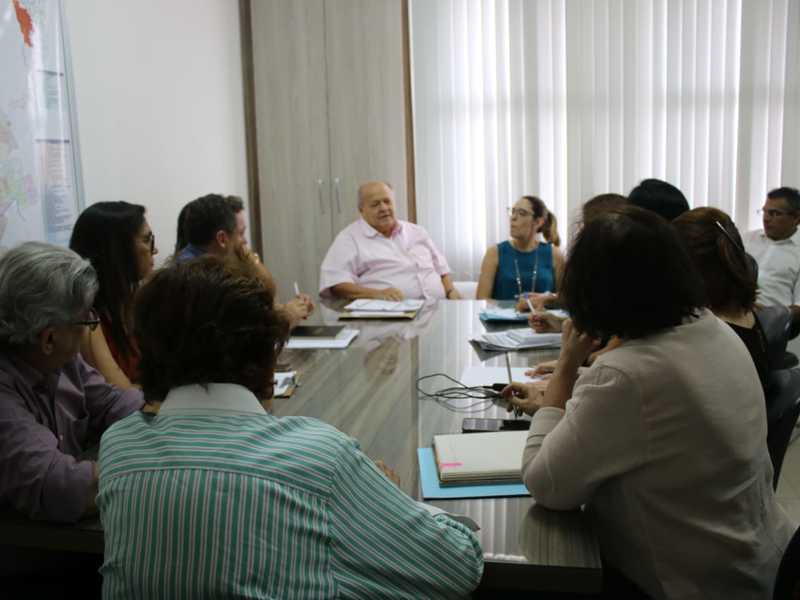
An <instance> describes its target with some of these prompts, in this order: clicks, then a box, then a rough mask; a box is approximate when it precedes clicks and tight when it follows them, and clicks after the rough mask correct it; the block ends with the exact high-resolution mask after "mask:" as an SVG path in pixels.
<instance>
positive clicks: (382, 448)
mask: <svg viewBox="0 0 800 600" xmlns="http://www.w3.org/2000/svg"><path fill="white" fill-rule="evenodd" d="M343 304H344V303H342V302H335V303H330V304H326V305H323V306H319V307H318V309H317V311H315V314H314V315H313V316H312V319H310V321H309V322H310V323H323V322H324V323H328V324H334V323H337V314H338V313H337V309H338V308H340V307H341V306H343ZM484 305H485V303H484V302H482V301H474V300H461V301H448V302H439V303H438V304H436V303H435V304H432V305H429V306H426V307H424V308H423V310H422V311H420V313H419V314H418V315H417V317H416V318H415V319H414V320H412V321H346V322H345V321H339V322H338V323H339V324H345V325H346V326H347V327H352V328H356V329H358V330H359V335H358V337H357V338H356V339H355V340H354V341H353V343H352V344H351V345H350V347H349V348H347V349H346V350H284V352H283V353H282V354H281V357H280V362H281V363H287V362H288V363H289V364H290V368H291V369H292V370H296V371H298V380H299V384H300V385H299V386H298V388H297V389H296V391H295V393H294V394H293V395H292V396H291V397H290V398H276V399H274V400H273V405H272V411H273V413H274V414H275V415H276V416H279V417H282V416H290V415H302V416H309V417H315V418H318V419H321V420H323V421H325V422H327V423H330V424H331V425H334V426H335V427H337V428H339V429H340V430H342V431H344V432H345V433H347V434H349V435H351V436H353V437H354V438H356V439H357V440H358V441H359V442H360V444H361V448H362V449H363V450H364V452H365V453H366V454H367V455H368V456H370V457H371V458H373V459H383V460H384V461H385V462H386V463H387V464H388V465H389V466H391V467H392V468H394V469H395V471H396V472H397V474H398V475H399V477H400V480H401V487H402V488H403V490H404V491H406V492H407V493H408V494H410V495H411V496H412V497H415V498H420V487H419V472H418V469H417V454H416V452H417V448H419V447H425V446H430V445H431V442H432V439H433V436H434V435H435V434H438V433H455V432H460V431H461V421H462V420H463V419H464V418H465V417H476V418H484V417H506V416H507V413H506V411H505V410H504V409H503V408H501V407H499V406H495V405H490V404H488V403H480V404H478V405H475V406H472V407H471V408H470V406H469V405H470V404H474V403H475V401H474V400H473V401H467V400H463V401H459V402H460V403H461V404H460V407H461V410H459V411H458V412H456V411H454V410H452V406H451V407H450V408H448V407H445V406H443V405H441V404H440V403H437V402H436V401H434V400H432V399H430V398H427V397H425V396H424V395H423V394H420V393H419V392H418V391H417V379H418V378H419V377H421V376H424V375H430V374H434V373H444V374H447V375H449V376H450V377H453V378H456V379H458V378H459V377H460V375H461V373H462V371H463V370H464V368H465V367H468V366H476V365H486V366H505V359H504V358H502V355H501V356H495V357H493V358H489V359H488V360H486V361H485V362H481V358H480V357H479V356H478V354H477V353H476V351H475V350H474V349H473V348H472V346H471V345H470V344H469V343H468V342H467V340H468V339H469V338H470V337H471V336H473V335H476V334H478V333H481V332H483V331H485V330H486V326H485V325H484V324H483V323H482V322H481V321H480V320H479V318H478V312H479V310H480V308H481V307H482V306H484ZM517 326H522V324H519V325H517ZM557 355H558V351H557V350H539V351H529V352H523V353H513V354H511V355H510V360H511V364H512V366H530V365H534V364H537V363H538V362H541V361H543V360H549V359H552V358H556V357H557ZM484 358H485V357H484ZM446 385H448V383H447V382H446V381H443V380H442V381H429V382H426V383H425V384H424V386H425V389H426V390H431V389H435V388H437V387H444V386H446ZM432 504H435V505H437V506H440V507H441V508H444V509H445V510H447V511H448V512H452V513H456V514H463V515H467V516H469V517H470V518H472V519H473V520H474V521H475V522H476V523H478V525H479V526H480V531H479V532H478V536H479V538H480V542H481V546H482V548H483V551H484V558H485V562H486V567H485V572H484V578H483V582H482V585H481V587H482V588H484V589H516V590H559V591H571V592H585V593H591V592H594V591H598V590H599V589H600V588H601V585H602V570H601V565H600V553H599V548H598V544H597V540H596V537H595V536H594V534H593V532H592V531H591V528H590V526H589V524H588V522H587V520H586V518H585V515H584V514H583V513H582V512H581V511H572V512H562V511H550V510H547V509H544V508H542V507H540V506H536V504H535V502H534V500H533V499H532V498H530V497H517V498H493V499H476V500H447V501H435V502H432ZM0 532H2V536H0V537H2V539H3V542H2V543H8V544H15V545H19V546H28V547H40V548H51V549H58V550H65V549H67V550H69V549H71V550H75V551H82V552H100V553H101V552H102V528H101V527H100V524H99V521H98V520H97V519H89V520H86V521H83V522H81V523H78V524H77V525H74V526H59V525H50V524H46V523H34V522H30V521H27V520H26V519H24V518H21V517H19V516H16V515H13V514H10V513H5V514H0Z"/></svg>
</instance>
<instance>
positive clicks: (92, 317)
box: [72, 308, 100, 331]
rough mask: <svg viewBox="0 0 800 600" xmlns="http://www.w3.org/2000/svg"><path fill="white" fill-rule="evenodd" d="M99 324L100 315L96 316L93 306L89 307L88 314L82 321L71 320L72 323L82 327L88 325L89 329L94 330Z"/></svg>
mask: <svg viewBox="0 0 800 600" xmlns="http://www.w3.org/2000/svg"><path fill="white" fill-rule="evenodd" d="M99 324H100V317H98V316H97V313H96V312H95V310H94V309H93V308H91V309H89V314H88V315H87V316H86V318H85V319H84V320H82V321H73V322H72V325H82V326H84V327H88V328H89V331H94V330H95V329H97V326H98V325H99Z"/></svg>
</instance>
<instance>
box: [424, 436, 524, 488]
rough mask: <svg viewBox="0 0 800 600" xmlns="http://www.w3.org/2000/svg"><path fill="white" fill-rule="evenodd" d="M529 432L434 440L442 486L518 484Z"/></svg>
mask: <svg viewBox="0 0 800 600" xmlns="http://www.w3.org/2000/svg"><path fill="white" fill-rule="evenodd" d="M527 439H528V432H527V431H497V432H491V433H457V434H448V435H436V436H434V437H433V452H434V455H435V456H436V469H437V471H438V472H439V481H441V482H442V485H450V484H453V485H455V484H486V483H518V482H520V481H522V453H523V451H524V450H525V442H526V440H527Z"/></svg>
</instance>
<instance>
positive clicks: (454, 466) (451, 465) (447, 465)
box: [439, 462, 464, 469]
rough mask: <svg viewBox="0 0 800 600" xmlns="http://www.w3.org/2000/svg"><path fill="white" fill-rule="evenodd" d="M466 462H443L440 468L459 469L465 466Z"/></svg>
mask: <svg viewBox="0 0 800 600" xmlns="http://www.w3.org/2000/svg"><path fill="white" fill-rule="evenodd" d="M463 466H464V463H462V462H449V463H441V464H440V465H439V468H440V469H457V468H458V467H463Z"/></svg>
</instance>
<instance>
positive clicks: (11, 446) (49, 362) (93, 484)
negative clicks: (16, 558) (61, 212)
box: [0, 242, 144, 522]
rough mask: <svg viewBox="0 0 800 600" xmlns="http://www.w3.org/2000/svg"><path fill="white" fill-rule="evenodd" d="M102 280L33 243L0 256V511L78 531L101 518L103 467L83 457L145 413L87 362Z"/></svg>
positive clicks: (74, 260) (72, 258)
mask: <svg viewBox="0 0 800 600" xmlns="http://www.w3.org/2000/svg"><path fill="white" fill-rule="evenodd" d="M97 287H98V283H97V276H96V274H95V271H94V268H93V267H92V265H91V264H90V263H89V261H87V260H84V259H83V258H81V257H80V256H78V255H77V254H76V253H75V252H73V251H72V250H68V249H66V248H60V247H57V246H51V245H48V244H42V243H38V242H27V243H24V244H22V245H20V246H17V247H16V248H14V249H12V250H9V251H8V252H6V253H5V254H4V255H3V256H2V257H0V504H10V505H11V506H13V507H14V508H16V509H17V510H19V511H20V512H22V513H24V514H26V515H28V516H29V517H32V518H35V519H45V520H50V521H62V522H72V521H77V520H78V519H79V518H80V517H82V516H84V515H86V514H87V513H91V512H93V511H94V509H95V496H96V494H97V478H98V473H97V466H96V463H95V462H93V461H91V460H81V458H80V456H81V455H82V454H83V453H84V452H85V451H86V450H87V449H89V448H90V447H91V446H93V445H95V444H96V443H97V442H98V441H99V439H100V435H101V434H102V433H103V432H104V431H105V429H106V428H107V427H108V426H109V425H111V424H112V423H114V422H115V421H117V420H119V419H121V418H123V417H126V416H127V415H129V414H131V413H133V412H134V411H137V410H139V409H140V408H141V407H142V405H143V403H144V401H143V398H142V393H141V391H140V390H137V389H129V390H125V391H123V390H119V389H117V388H115V387H113V386H111V385H110V384H108V383H107V382H106V381H105V379H103V377H102V376H101V375H100V374H99V373H98V372H97V371H95V370H94V369H93V368H91V367H90V366H88V365H87V364H86V363H85V362H84V361H83V359H82V358H81V356H80V354H79V353H78V348H79V346H80V341H81V337H82V336H83V335H84V333H85V331H86V328H87V327H88V328H90V329H93V328H95V327H97V325H98V323H99V322H100V321H99V319H98V317H97V315H96V314H94V312H93V310H92V304H93V303H94V297H95V294H96V293H97Z"/></svg>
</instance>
